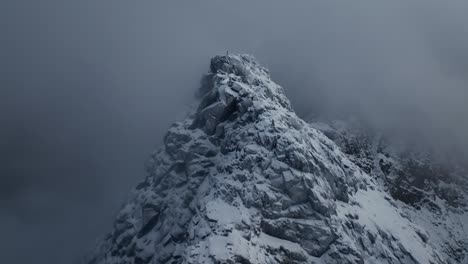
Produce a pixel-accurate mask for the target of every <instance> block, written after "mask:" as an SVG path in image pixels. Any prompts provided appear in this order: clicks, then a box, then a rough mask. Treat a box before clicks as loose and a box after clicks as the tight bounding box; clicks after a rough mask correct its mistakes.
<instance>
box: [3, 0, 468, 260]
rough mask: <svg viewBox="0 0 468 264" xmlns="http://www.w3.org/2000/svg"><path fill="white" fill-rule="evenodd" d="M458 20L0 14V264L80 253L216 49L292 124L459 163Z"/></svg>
mask: <svg viewBox="0 0 468 264" xmlns="http://www.w3.org/2000/svg"><path fill="white" fill-rule="evenodd" d="M165 2H166V3H165ZM390 2H391V3H390ZM467 10H468V2H466V1H455V0H453V1H436V0H427V1H423V0H413V1H325V0H323V1H252V2H248V1H184V2H183V3H182V1H149V0H148V1H147V0H141V1H124V0H113V1H110V0H108V1H104V0H102V1H91V0H82V1H64V0H56V1H50V0H47V1H33V0H31V1H24V0H5V1H2V2H1V3H0V33H1V42H0V160H1V163H0V164H1V167H0V234H2V239H1V240H0V263H12V264H15V263H32V262H33V261H34V263H38V264H41V263H77V260H78V259H79V258H80V257H82V256H83V255H84V254H86V252H88V251H89V250H91V249H92V248H93V245H94V243H95V241H96V239H97V238H98V237H99V236H102V235H104V234H105V233H106V232H107V231H109V230H110V229H111V224H112V218H113V216H114V215H115V213H116V211H117V209H118V207H119V205H120V204H121V203H122V201H123V200H124V199H125V197H126V195H127V193H128V191H129V190H130V188H131V187H132V186H133V185H134V184H135V183H136V182H138V181H139V180H141V179H142V178H143V177H144V172H143V164H144V162H145V160H146V158H147V157H148V155H149V153H151V151H153V150H154V149H155V148H157V147H158V146H159V144H160V143H161V140H162V137H163V135H164V133H165V131H166V129H167V128H168V126H169V125H170V124H171V123H172V122H173V121H176V120H179V119H181V118H183V117H184V114H185V113H186V112H187V111H188V109H190V106H191V105H193V104H194V94H195V91H196V89H197V87H198V83H199V80H200V76H201V74H203V73H204V72H206V71H207V70H208V63H209V58H210V57H211V56H213V55H215V54H219V53H225V51H226V50H229V51H231V52H246V53H250V54H253V55H254V56H255V57H257V58H258V59H259V61H260V62H261V63H262V64H264V65H265V66H267V67H268V68H270V70H271V73H272V77H273V79H274V80H275V81H277V82H278V83H280V84H281V85H283V86H284V87H285V89H286V93H287V95H288V96H289V98H290V99H291V101H292V103H293V106H294V108H295V109H296V111H298V112H299V114H301V115H303V116H307V115H313V114H320V115H324V116H340V115H342V114H343V113H349V112H353V113H359V114H360V115H362V117H363V118H364V119H366V120H367V121H368V122H370V123H371V124H372V125H374V126H376V127H378V128H381V129H384V130H385V131H388V132H390V133H395V134H396V135H402V136H404V137H408V138H411V139H413V138H418V139H420V140H424V141H425V142H430V144H433V145H434V146H444V147H446V146H450V147H453V146H454V145H456V146H458V149H459V150H460V151H461V153H467V150H468V138H467V136H466V135H467V134H468V118H467V114H468V104H467V103H466V101H467V99H468V87H467V80H468V48H467V47H468V14H466V13H467V12H468V11H467Z"/></svg>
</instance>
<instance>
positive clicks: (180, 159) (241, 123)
mask: <svg viewBox="0 0 468 264" xmlns="http://www.w3.org/2000/svg"><path fill="white" fill-rule="evenodd" d="M199 94H200V97H201V102H200V105H199V107H198V109H196V110H195V111H194V112H193V113H191V114H190V115H189V116H188V117H187V118H186V119H185V120H183V121H181V122H178V123H175V124H174V125H173V126H172V127H171V128H170V129H169V131H168V133H167V135H166V136H165V139H164V147H163V148H162V149H161V150H159V151H157V152H156V153H155V154H154V155H153V156H152V162H151V164H150V165H149V166H148V176H147V178H146V179H145V180H144V181H143V182H142V183H141V184H139V185H138V186H137V187H136V188H135V189H134V190H133V191H132V197H131V198H130V199H129V200H128V201H127V202H126V203H125V204H124V206H123V207H122V210H121V212H120V213H119V215H118V217H117V219H116V220H115V223H114V228H113V230H112V231H111V232H110V233H109V234H108V236H107V237H106V239H105V240H104V241H103V242H102V244H101V245H100V247H99V248H98V249H97V251H96V253H95V255H94V256H93V257H92V259H91V260H90V262H89V263H93V264H97V263H100V264H102V263H108V264H111V263H112V264H116V263H153V264H155V263H158V264H159V263H250V264H254V263H463V262H456V261H457V260H455V258H453V259H449V258H447V256H448V255H447V254H445V253H444V252H443V251H442V250H441V248H440V247H439V246H438V244H437V245H436V244H434V243H432V242H431V241H432V240H433V239H432V237H431V234H429V233H428V232H427V231H425V229H424V227H423V224H424V222H423V221H419V220H417V221H416V220H414V219H413V218H416V216H410V215H409V214H408V212H407V210H406V209H405V208H404V207H403V206H401V205H399V204H398V202H396V201H395V200H394V199H393V198H392V197H391V196H390V195H388V194H387V192H386V191H385V189H384V187H385V186H383V185H382V184H380V182H379V181H378V180H376V178H375V177H373V176H371V175H370V173H366V172H365V171H364V170H363V169H362V168H361V167H360V166H358V165H356V164H355V163H353V161H352V160H350V156H349V155H347V154H345V153H343V152H342V151H341V148H340V147H338V146H337V145H336V144H335V143H334V142H333V141H332V140H330V139H329V138H328V137H326V136H325V135H324V134H323V133H322V132H321V131H319V130H317V129H315V128H313V127H312V126H310V125H309V124H308V123H306V122H305V121H303V120H301V119H300V118H298V117H297V116H296V114H295V113H294V112H293V110H292V109H291V106H290V103H289V101H288V99H287V98H286V96H285V94H284V92H283V89H282V88H281V87H280V86H278V85H277V84H275V83H274V82H273V81H272V80H271V79H270V76H269V73H268V70H266V69H265V68H263V67H262V66H260V65H259V64H258V62H256V60H255V59H254V58H252V57H251V56H248V55H228V56H216V57H214V58H213V59H212V60H211V64H210V72H209V73H208V74H207V75H206V76H204V77H203V79H202V83H201V87H200V91H199ZM461 221H463V220H462V219H461ZM428 238H429V239H428ZM437 239H438V237H437ZM449 257H451V256H449ZM450 261H452V262H450Z"/></svg>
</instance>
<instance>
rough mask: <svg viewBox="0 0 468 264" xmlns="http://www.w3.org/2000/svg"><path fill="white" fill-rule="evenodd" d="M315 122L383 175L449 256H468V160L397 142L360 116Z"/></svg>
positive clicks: (375, 174) (377, 175) (388, 188)
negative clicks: (454, 158)
mask: <svg viewBox="0 0 468 264" xmlns="http://www.w3.org/2000/svg"><path fill="white" fill-rule="evenodd" d="M311 125H312V126H313V127H315V128H317V129H319V130H320V131H322V132H323V133H324V134H325V135H326V136H327V137H329V138H330V139H331V140H333V141H334V142H335V143H336V144H337V145H338V146H340V148H341V149H342V151H343V152H344V153H345V154H347V156H348V158H349V159H350V160H352V161H353V163H354V164H356V165H358V166H359V167H360V168H361V169H362V170H364V171H365V172H366V173H368V174H370V175H371V176H372V177H374V178H375V179H376V180H378V181H379V182H380V184H381V186H383V187H384V189H385V190H386V191H387V192H388V193H389V194H390V195H391V196H392V198H393V199H395V200H396V202H397V203H398V204H399V207H401V209H402V210H403V211H405V213H406V214H407V216H408V217H410V218H411V219H412V221H413V222H415V223H418V224H419V225H421V226H422V227H424V229H425V230H427V231H428V232H429V233H430V234H431V235H430V238H431V240H433V242H432V243H433V245H435V246H437V247H438V248H439V250H440V251H441V252H443V253H444V254H445V258H453V259H455V260H456V261H459V262H460V263H466V262H467V261H468V259H464V258H466V255H467V254H468V218H467V216H468V213H467V211H468V199H467V194H468V177H466V176H467V175H468V167H467V166H466V164H463V163H462V162H461V161H459V160H453V157H451V159H450V160H447V159H445V158H444V159H441V157H439V156H440V155H436V153H432V152H431V151H429V150H428V149H424V148H421V147H414V146H413V147H410V148H401V147H395V146H396V145H398V144H396V143H395V142H394V140H392V139H389V138H386V137H385V136H383V135H382V134H379V133H376V132H375V131H372V130H371V129H364V128H363V127H366V126H364V125H362V123H360V122H359V121H356V120H348V121H338V120H337V121H332V122H328V123H323V122H312V123H311ZM463 260H464V261H465V262H463ZM455 263H457V262H455Z"/></svg>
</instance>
